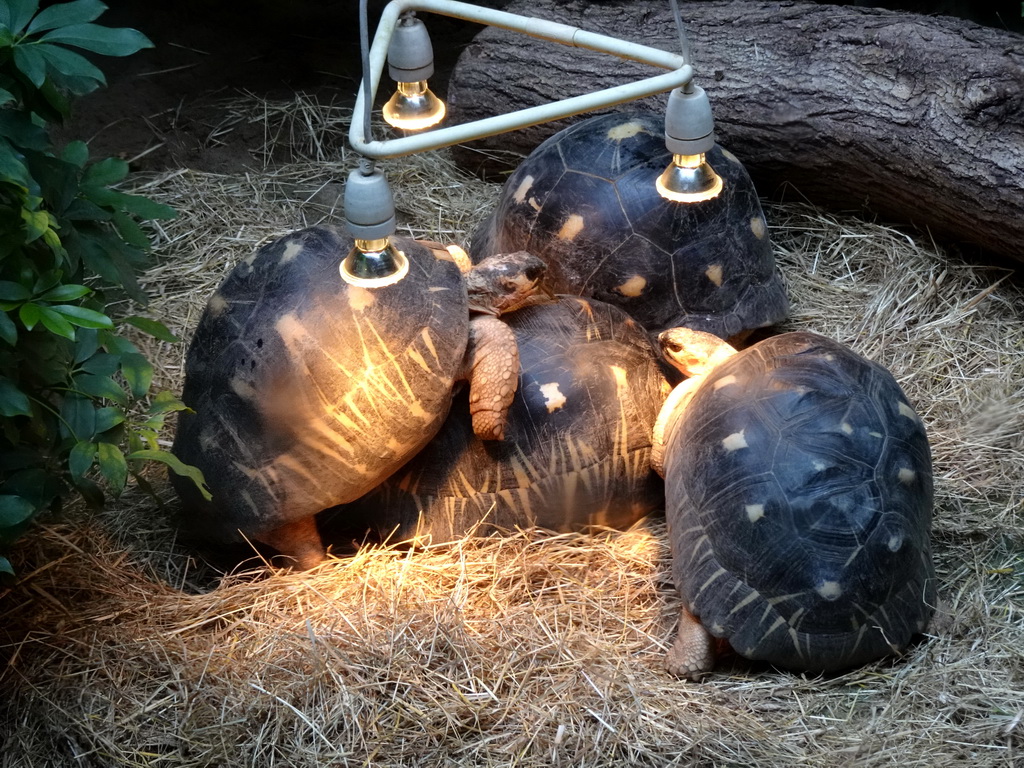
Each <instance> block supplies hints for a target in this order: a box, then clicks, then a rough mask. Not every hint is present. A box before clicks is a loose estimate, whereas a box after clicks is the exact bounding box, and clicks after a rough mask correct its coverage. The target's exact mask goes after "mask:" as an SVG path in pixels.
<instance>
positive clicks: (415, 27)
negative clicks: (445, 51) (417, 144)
mask: <svg viewBox="0 0 1024 768" xmlns="http://www.w3.org/2000/svg"><path fill="white" fill-rule="evenodd" d="M388 74H389V75H391V79H392V80H394V81H395V82H398V83H417V82H419V81H420V80H426V79H428V78H429V77H430V76H431V75H433V74H434V49H433V47H432V46H431V44H430V35H429V34H428V33H427V27H426V25H425V24H424V23H423V22H422V21H420V20H419V19H417V18H416V16H415V14H413V13H412V12H411V11H410V12H409V13H406V14H404V15H403V16H401V17H399V19H398V24H397V25H396V26H395V31H394V35H393V36H392V38H391V44H390V45H389V46H388ZM356 114H358V113H356Z"/></svg>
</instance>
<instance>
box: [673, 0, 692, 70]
mask: <svg viewBox="0 0 1024 768" xmlns="http://www.w3.org/2000/svg"><path fill="white" fill-rule="evenodd" d="M669 3H670V4H671V5H672V16H673V17H674V18H675V20H676V31H677V32H678V33H679V52H680V53H681V54H682V56H683V63H684V64H689V63H690V41H689V40H688V39H687V37H686V30H685V29H684V28H683V17H682V16H680V15H679V3H678V2H677V0H669Z"/></svg>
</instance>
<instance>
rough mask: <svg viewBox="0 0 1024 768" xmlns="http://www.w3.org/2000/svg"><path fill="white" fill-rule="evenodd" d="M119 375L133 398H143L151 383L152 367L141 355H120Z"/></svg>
mask: <svg viewBox="0 0 1024 768" xmlns="http://www.w3.org/2000/svg"><path fill="white" fill-rule="evenodd" d="M121 373H122V374H124V378H125V381H127V382H128V386H129V387H131V390H132V394H133V395H135V397H144V396H145V395H146V393H147V392H149V385H150V384H152V383H153V366H152V365H150V364H149V361H148V360H147V359H146V358H145V357H144V356H143V355H132V354H129V355H121Z"/></svg>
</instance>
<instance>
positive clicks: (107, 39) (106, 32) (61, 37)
mask: <svg viewBox="0 0 1024 768" xmlns="http://www.w3.org/2000/svg"><path fill="white" fill-rule="evenodd" d="M40 41H41V42H44V43H63V44H64V45H73V46H75V47H76V48H84V49H85V50H87V51H92V52H93V53H100V54H102V55H104V56H130V55H131V54H133V53H135V52H136V51H140V50H142V49H143V48H152V47H153V43H151V42H150V41H149V38H148V37H146V36H145V35H144V34H142V33H141V32H139V31H138V30H135V29H129V28H127V27H119V28H116V29H115V28H112V27H101V26H100V25H99V24H70V25H68V26H66V27H62V28H61V29H55V30H53V31H52V32H47V33H46V34H45V35H43V36H42V37H41V38H40Z"/></svg>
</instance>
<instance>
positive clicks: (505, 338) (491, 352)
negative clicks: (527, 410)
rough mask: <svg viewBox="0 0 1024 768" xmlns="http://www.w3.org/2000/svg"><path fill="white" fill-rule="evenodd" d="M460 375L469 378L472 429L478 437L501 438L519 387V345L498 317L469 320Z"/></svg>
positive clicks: (483, 438)
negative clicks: (467, 337)
mask: <svg viewBox="0 0 1024 768" xmlns="http://www.w3.org/2000/svg"><path fill="white" fill-rule="evenodd" d="M464 378H466V379H468V380H469V412H470V413H471V414H472V416H473V432H474V433H475V434H476V436H477V437H479V438H480V439H482V440H503V439H504V438H505V423H506V422H507V421H508V409H509V407H510V406H511V405H512V400H513V399H514V398H515V394H516V388H517V387H518V386H519V347H518V346H517V345H516V337H515V334H514V333H512V329H511V328H509V327H508V326H507V325H505V323H503V322H502V321H501V320H499V319H498V318H496V317H493V316H492V315H479V316H476V317H474V318H472V319H471V320H470V323H469V344H468V346H467V348H466V362H465V369H464Z"/></svg>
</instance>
